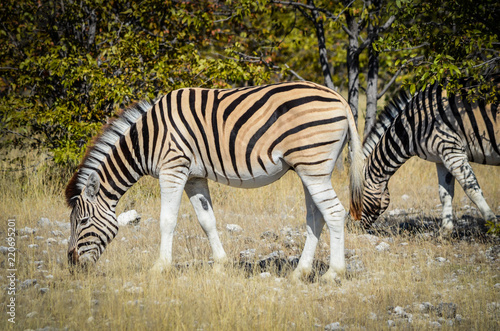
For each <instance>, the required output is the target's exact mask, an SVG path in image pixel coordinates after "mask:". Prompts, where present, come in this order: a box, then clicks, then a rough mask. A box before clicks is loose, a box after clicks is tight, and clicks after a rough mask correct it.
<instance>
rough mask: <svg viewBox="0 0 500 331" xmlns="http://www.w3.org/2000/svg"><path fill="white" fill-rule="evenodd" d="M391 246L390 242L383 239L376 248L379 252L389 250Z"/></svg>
mask: <svg viewBox="0 0 500 331" xmlns="http://www.w3.org/2000/svg"><path fill="white" fill-rule="evenodd" d="M389 248H390V246H389V244H388V243H386V242H384V241H382V242H381V243H380V244H378V245H377V246H375V249H376V250H377V251H379V252H385V251H388V250H389Z"/></svg>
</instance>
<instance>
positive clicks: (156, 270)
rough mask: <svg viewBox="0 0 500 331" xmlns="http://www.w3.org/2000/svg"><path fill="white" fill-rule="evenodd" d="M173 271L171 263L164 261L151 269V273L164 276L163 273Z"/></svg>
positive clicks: (157, 262) (160, 261)
mask: <svg viewBox="0 0 500 331" xmlns="http://www.w3.org/2000/svg"><path fill="white" fill-rule="evenodd" d="M171 269H172V266H171V264H170V263H167V262H166V261H163V260H158V261H156V263H155V264H154V265H153V267H152V268H151V273H152V274H162V273H165V272H168V271H170V270H171Z"/></svg>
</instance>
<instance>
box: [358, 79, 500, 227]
mask: <svg viewBox="0 0 500 331" xmlns="http://www.w3.org/2000/svg"><path fill="white" fill-rule="evenodd" d="M493 79H494V82H495V84H496V85H497V86H498V85H499V82H500V75H496V76H494V77H493ZM464 83H465V84H464V86H465V87H464V88H463V90H462V91H461V93H460V94H458V95H451V96H449V95H448V94H447V91H446V89H442V87H441V86H440V85H439V84H437V83H436V84H434V85H433V86H428V87H427V88H426V89H425V91H423V92H420V93H417V94H416V95H415V96H414V97H413V98H411V97H410V96H408V95H407V94H405V93H402V94H401V95H400V96H399V97H397V98H396V99H395V100H393V101H392V102H391V103H390V104H389V105H388V106H387V107H386V109H385V110H384V112H383V113H382V115H381V116H380V119H379V120H378V122H377V124H376V125H375V126H374V128H373V129H372V130H371V132H370V133H369V134H368V135H367V137H366V138H365V141H364V143H363V154H364V155H365V157H367V160H366V169H365V180H366V182H365V185H366V186H365V193H364V197H363V204H362V217H361V220H362V223H363V224H364V225H365V226H369V225H370V224H371V223H373V222H374V221H375V220H376V219H377V218H378V216H379V215H380V214H381V213H383V212H384V211H385V209H386V208H387V206H388V205H389V201H390V198H389V191H388V189H387V183H388V181H389V179H390V178H391V176H392V175H393V174H394V173H395V172H396V171H397V170H398V169H399V167H401V165H403V164H404V163H405V162H406V160H408V159H409V158H410V157H412V156H415V155H416V156H418V157H420V158H422V159H424V160H428V161H431V162H435V163H436V166H437V172H438V180H439V195H440V199H441V203H442V204H443V212H442V224H441V227H442V230H444V231H451V230H452V229H453V222H452V219H453V214H452V207H451V203H452V199H453V194H454V183H455V180H454V179H456V180H457V181H458V182H459V183H460V185H461V186H462V188H463V189H464V191H465V193H466V194H467V195H468V197H469V198H470V199H471V200H472V201H473V202H474V203H475V204H476V205H477V207H478V209H479V210H480V211H481V213H482V215H483V217H484V218H485V219H486V220H488V221H489V220H495V218H496V217H495V214H494V213H493V212H492V211H491V209H490V207H489V206H488V204H487V203H486V201H485V199H484V197H483V193H482V191H481V189H480V187H479V184H478V182H477V180H476V177H475V175H474V172H473V171H472V168H471V166H470V164H469V162H475V163H482V164H489V165H499V164H500V114H499V110H498V105H497V104H485V102H484V101H482V100H477V101H473V102H470V101H468V99H467V97H466V95H467V89H468V88H469V87H470V86H471V84H474V82H473V81H472V80H466V81H464ZM499 88H500V86H499ZM497 100H498V99H497ZM358 213H359V211H358Z"/></svg>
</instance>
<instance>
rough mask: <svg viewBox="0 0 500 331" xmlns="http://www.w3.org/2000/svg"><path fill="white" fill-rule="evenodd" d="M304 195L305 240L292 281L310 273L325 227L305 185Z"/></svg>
mask: <svg viewBox="0 0 500 331" xmlns="http://www.w3.org/2000/svg"><path fill="white" fill-rule="evenodd" d="M304 194H305V200H306V209H307V216H306V219H307V238H306V243H305V245H304V249H303V250H302V255H301V256H300V260H299V264H298V265H297V268H296V269H295V270H294V272H293V273H292V278H293V279H294V280H300V278H301V277H302V276H305V275H307V274H309V273H310V272H311V270H312V263H313V259H314V252H315V251H316V246H317V245H318V241H319V237H320V235H321V231H322V230H323V227H324V225H325V220H324V219H323V215H322V214H321V212H320V211H319V210H318V208H317V207H316V204H315V203H314V201H313V199H312V197H311V194H310V193H309V190H308V189H307V187H306V186H305V185H304Z"/></svg>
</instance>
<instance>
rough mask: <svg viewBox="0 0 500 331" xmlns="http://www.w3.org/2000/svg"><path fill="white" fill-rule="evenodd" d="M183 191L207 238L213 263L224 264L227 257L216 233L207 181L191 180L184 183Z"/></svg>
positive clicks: (202, 179)
mask: <svg viewBox="0 0 500 331" xmlns="http://www.w3.org/2000/svg"><path fill="white" fill-rule="evenodd" d="M184 190H185V191H186V194H187V195H188V197H189V200H190V201H191V204H192V205H193V208H194V210H195V212H196V216H197V217H198V221H199V222H200V225H201V227H202V228H203V230H204V231H205V233H206V235H207V237H208V240H209V242H210V246H211V247H212V253H213V258H214V261H215V262H217V263H224V262H226V261H227V256H226V252H225V251H224V248H223V247H222V244H221V242H220V239H219V234H218V233H217V227H216V224H215V215H214V211H213V209H212V199H211V198H210V191H209V190H208V183H207V180H206V179H205V178H197V179H191V180H189V181H188V182H187V183H186V187H185V188H184Z"/></svg>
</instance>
